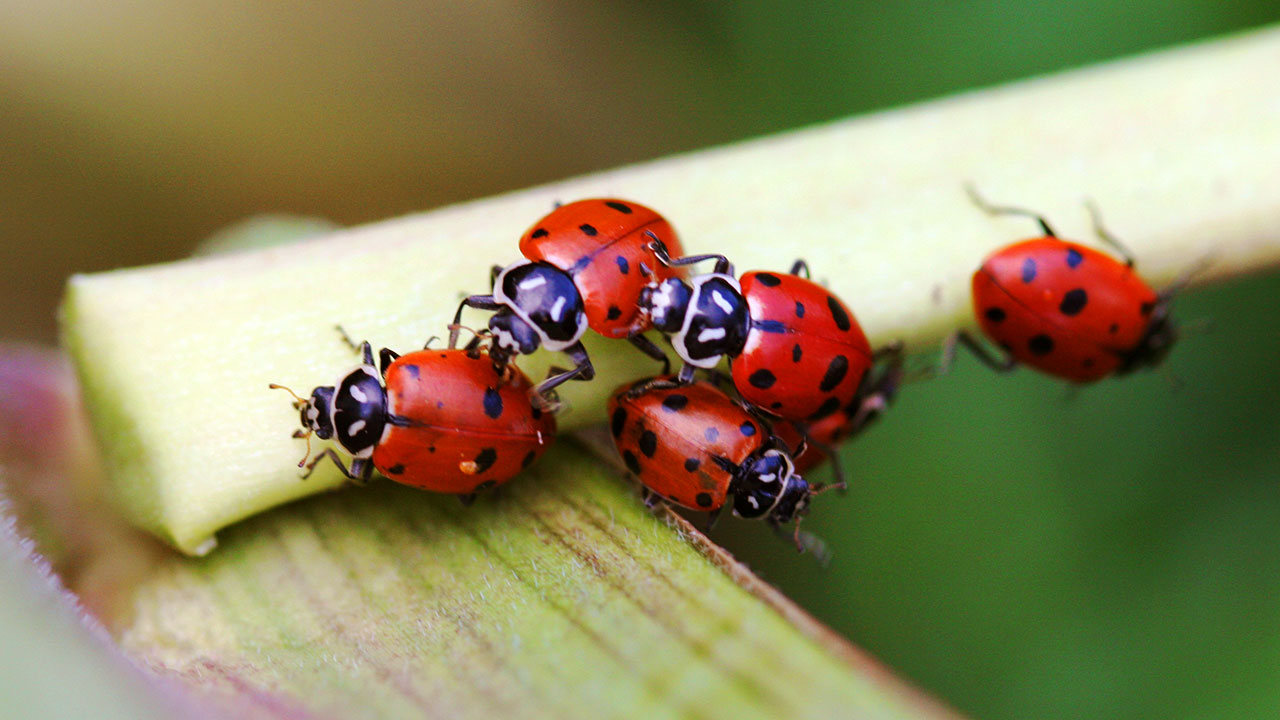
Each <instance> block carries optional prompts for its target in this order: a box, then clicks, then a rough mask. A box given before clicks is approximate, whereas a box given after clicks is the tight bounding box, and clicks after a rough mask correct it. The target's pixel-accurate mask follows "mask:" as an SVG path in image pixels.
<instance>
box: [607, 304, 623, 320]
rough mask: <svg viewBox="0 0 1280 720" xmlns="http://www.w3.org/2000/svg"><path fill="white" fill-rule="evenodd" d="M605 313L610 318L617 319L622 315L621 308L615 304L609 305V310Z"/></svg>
mask: <svg viewBox="0 0 1280 720" xmlns="http://www.w3.org/2000/svg"><path fill="white" fill-rule="evenodd" d="M606 315H607V316H608V317H609V319H610V320H617V319H618V318H620V317H622V308H620V307H618V306H617V305H610V306H609V312H608V313H606Z"/></svg>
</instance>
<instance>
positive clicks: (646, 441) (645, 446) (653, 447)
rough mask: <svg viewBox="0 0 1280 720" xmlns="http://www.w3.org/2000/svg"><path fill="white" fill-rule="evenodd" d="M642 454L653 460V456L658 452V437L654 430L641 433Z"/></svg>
mask: <svg viewBox="0 0 1280 720" xmlns="http://www.w3.org/2000/svg"><path fill="white" fill-rule="evenodd" d="M640 452H642V453H644V456H645V457H648V458H651V457H653V454H654V453H656V452H658V436H657V435H655V434H653V431H652V430H645V431H644V432H642V433H640Z"/></svg>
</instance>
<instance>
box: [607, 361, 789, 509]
mask: <svg viewBox="0 0 1280 720" xmlns="http://www.w3.org/2000/svg"><path fill="white" fill-rule="evenodd" d="M655 382H656V384H655ZM608 409H609V423H610V430H611V432H612V434H613V439H614V444H615V446H616V447H617V449H618V453H619V454H620V455H621V456H622V461H623V463H624V464H625V465H626V466H627V469H628V470H630V471H631V473H632V474H634V475H635V476H636V477H637V478H638V479H639V480H640V481H641V482H642V483H643V484H644V485H645V487H646V488H648V489H649V490H650V491H651V492H652V493H654V494H655V495H656V496H657V497H659V498H661V499H664V500H667V501H669V502H672V503H674V504H676V505H679V506H681V507H686V508H689V509H692V510H703V511H707V512H711V513H716V512H718V511H719V510H720V509H721V508H723V507H724V506H725V505H726V503H728V502H730V501H732V506H733V511H734V514H736V515H738V516H740V517H746V518H755V517H763V518H765V519H766V520H767V521H769V522H770V523H772V524H774V525H778V524H781V523H785V522H788V521H790V520H792V519H796V518H798V517H799V516H800V515H803V514H804V512H805V511H806V510H807V507H808V500H809V497H810V495H811V494H812V492H811V491H810V488H809V485H808V483H806V482H805V481H804V479H803V478H802V477H801V476H799V475H797V474H795V472H794V465H793V463H792V461H791V458H790V456H789V455H788V454H787V453H786V451H785V450H784V449H782V448H780V447H778V446H777V443H776V440H775V438H773V436H772V435H770V434H769V432H768V430H767V428H765V427H764V426H763V425H761V424H760V422H759V420H757V419H756V418H754V417H752V416H751V414H750V413H748V412H747V411H746V410H744V409H743V408H742V407H741V406H740V405H738V403H736V402H734V401H733V400H732V399H730V398H729V396H727V395H725V394H724V393H723V392H722V391H720V390H719V389H717V388H716V387H715V386H713V385H711V384H710V383H706V382H695V383H692V384H686V385H681V384H677V383H676V382H675V381H674V379H672V378H661V379H658V380H657V381H650V380H645V381H641V382H638V383H633V384H629V385H624V386H622V387H620V388H618V389H617V390H616V391H615V392H614V393H613V395H612V396H611V397H610V398H609V406H608Z"/></svg>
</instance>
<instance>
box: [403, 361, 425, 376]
mask: <svg viewBox="0 0 1280 720" xmlns="http://www.w3.org/2000/svg"><path fill="white" fill-rule="evenodd" d="M400 370H401V372H403V373H404V374H405V375H408V376H409V377H411V378H416V377H418V375H419V374H420V371H419V370H418V366H417V365H414V364H412V363H405V364H403V365H401V366H400Z"/></svg>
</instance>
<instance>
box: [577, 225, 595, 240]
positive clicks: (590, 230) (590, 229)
mask: <svg viewBox="0 0 1280 720" xmlns="http://www.w3.org/2000/svg"><path fill="white" fill-rule="evenodd" d="M578 229H579V230H581V231H582V232H583V234H585V235H590V236H592V237H595V234H596V232H597V231H596V228H595V226H594V225H588V224H587V223H582V224H581V225H579V226H578Z"/></svg>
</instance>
